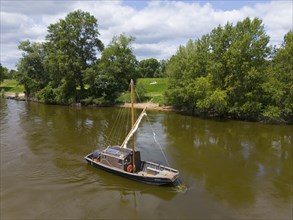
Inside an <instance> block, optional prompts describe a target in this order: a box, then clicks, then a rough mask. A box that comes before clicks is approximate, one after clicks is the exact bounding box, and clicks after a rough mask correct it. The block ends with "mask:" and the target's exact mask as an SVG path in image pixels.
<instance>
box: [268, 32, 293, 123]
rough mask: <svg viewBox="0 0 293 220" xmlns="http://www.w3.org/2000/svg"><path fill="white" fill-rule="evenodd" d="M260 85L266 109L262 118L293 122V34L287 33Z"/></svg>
mask: <svg viewBox="0 0 293 220" xmlns="http://www.w3.org/2000/svg"><path fill="white" fill-rule="evenodd" d="M266 74H267V80H266V81H265V82H264V83H263V84H262V88H263V90H264V95H265V102H266V107H265V109H264V111H263V116H265V117H266V118H267V119H269V120H273V119H280V118H285V119H287V120H288V121H292V120H293V32H292V31H289V32H288V33H287V34H286V35H285V37H284V41H283V43H282V45H281V47H280V48H279V49H277V51H276V53H275V56H273V59H272V62H271V65H270V66H269V68H268V69H267V70H266Z"/></svg>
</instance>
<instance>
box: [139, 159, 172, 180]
mask: <svg viewBox="0 0 293 220" xmlns="http://www.w3.org/2000/svg"><path fill="white" fill-rule="evenodd" d="M137 174H138V175H140V176H150V177H164V178H168V179H173V178H174V177H175V176H177V175H178V171H177V170H175V169H172V168H170V167H166V166H162V165H158V164H155V163H151V162H148V161H145V162H143V166H142V169H141V171H139V172H138V173H137Z"/></svg>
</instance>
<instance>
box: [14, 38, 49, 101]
mask: <svg viewBox="0 0 293 220" xmlns="http://www.w3.org/2000/svg"><path fill="white" fill-rule="evenodd" d="M18 48H19V49H20V50H22V51H23V54H22V58H20V59H19V61H18V63H17V70H18V71H17V74H16V76H15V77H16V79H17V80H18V83H19V84H22V85H24V89H25V92H26V95H27V96H30V95H35V94H36V92H38V91H39V90H41V89H43V88H44V87H45V86H46V84H47V83H48V81H49V75H48V73H47V72H46V71H45V69H44V59H45V57H46V53H45V48H44V45H43V44H40V43H31V42H30V41H28V40H27V41H23V42H21V43H20V44H19V46H18Z"/></svg>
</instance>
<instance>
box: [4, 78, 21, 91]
mask: <svg viewBox="0 0 293 220" xmlns="http://www.w3.org/2000/svg"><path fill="white" fill-rule="evenodd" d="M1 90H4V91H5V92H13V93H23V91H24V87H23V86H22V85H18V83H17V81H16V80H15V79H5V80H4V81H3V82H2V83H1V84H0V91H1Z"/></svg>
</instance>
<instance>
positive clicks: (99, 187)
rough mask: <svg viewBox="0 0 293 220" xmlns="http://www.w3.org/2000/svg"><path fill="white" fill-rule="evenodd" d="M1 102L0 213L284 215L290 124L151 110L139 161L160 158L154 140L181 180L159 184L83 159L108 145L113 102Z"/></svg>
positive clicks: (141, 133) (292, 135) (288, 215)
mask: <svg viewBox="0 0 293 220" xmlns="http://www.w3.org/2000/svg"><path fill="white" fill-rule="evenodd" d="M0 102H1V113H0V141H1V142H0V143H1V173H0V174H1V201H0V202H1V210H0V219H292V205H293V204H292V198H293V195H292V191H293V186H292V184H293V183H292V176H293V173H292V148H293V126H292V125H268V124H261V123H252V122H243V121H230V120H207V119H201V118H196V117H190V116H184V115H181V114H179V113H174V112H162V111H149V112H148V119H149V122H150V124H151V126H150V125H149V123H148V120H146V119H143V121H142V123H141V126H140V127H139V129H138V131H137V138H136V145H138V146H139V147H140V150H141V152H142V159H146V160H150V161H154V162H159V163H162V164H166V162H165V160H164V156H163V154H162V152H161V150H160V148H159V147H158V146H160V147H161V148H162V150H163V152H164V154H165V156H166V158H167V159H168V162H169V164H170V166H171V167H173V168H176V169H178V170H179V171H180V176H181V181H182V187H180V188H176V187H158V186H152V185H147V184H143V183H139V182H135V181H131V180H128V179H125V178H123V177H119V176H116V175H114V174H111V173H107V172H105V171H102V170H99V169H96V168H94V167H92V166H90V165H88V164H87V163H86V162H85V160H84V158H83V157H84V156H85V155H86V154H88V153H90V152H91V151H93V150H94V149H103V148H104V147H105V146H106V144H107V142H108V141H109V136H110V133H113V130H112V127H113V126H112V125H113V124H115V119H116V116H117V115H118V114H119V112H120V110H121V108H112V107H111V108H110V107H109V108H96V107H68V106H50V105H43V104H38V103H25V102H21V101H14V100H5V99H1V100H0ZM138 112H139V110H138ZM151 128H153V130H154V131H155V133H156V135H155V138H154V135H153V131H152V129H151ZM127 129H128V125H126V124H125V126H121V130H120V131H115V130H114V136H112V139H111V140H112V141H117V143H116V144H121V142H122V141H123V137H124V136H125V133H126V132H127ZM118 134H119V135H118ZM157 143H160V145H158V144H157Z"/></svg>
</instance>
